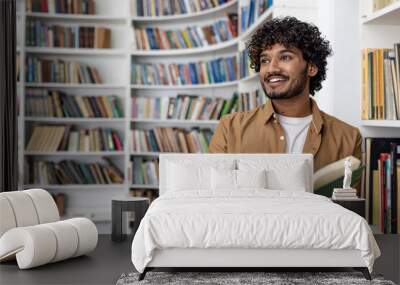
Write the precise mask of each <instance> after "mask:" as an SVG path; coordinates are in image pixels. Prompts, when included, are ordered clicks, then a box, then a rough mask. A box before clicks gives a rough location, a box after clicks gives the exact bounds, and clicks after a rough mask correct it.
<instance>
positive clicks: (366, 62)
mask: <svg viewBox="0 0 400 285" xmlns="http://www.w3.org/2000/svg"><path fill="white" fill-rule="evenodd" d="M399 86H400V43H397V44H395V45H394V48H393V49H382V48H377V49H370V48H367V49H363V50H362V103H361V104H362V105H361V119H363V120H400V88H399Z"/></svg>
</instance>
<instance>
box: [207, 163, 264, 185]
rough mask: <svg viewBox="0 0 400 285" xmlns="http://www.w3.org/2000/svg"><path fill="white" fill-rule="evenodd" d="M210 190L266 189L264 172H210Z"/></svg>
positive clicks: (217, 170)
mask: <svg viewBox="0 0 400 285" xmlns="http://www.w3.org/2000/svg"><path fill="white" fill-rule="evenodd" d="M211 184H212V185H211V188H212V190H214V191H215V190H228V191H233V190H240V189H241V188H266V186H267V180H266V171H265V170H264V169H263V170H258V171H257V170H230V169H216V168H212V170H211Z"/></svg>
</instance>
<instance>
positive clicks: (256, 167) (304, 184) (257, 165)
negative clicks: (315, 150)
mask: <svg viewBox="0 0 400 285" xmlns="http://www.w3.org/2000/svg"><path fill="white" fill-rule="evenodd" d="M238 168H239V170H247V171H260V170H261V169H265V170H266V182H267V187H266V188H267V189H271V190H292V191H310V190H311V187H312V185H311V181H310V180H311V171H312V170H310V169H309V167H308V164H307V162H306V161H304V160H291V159H286V160H265V159H239V160H238ZM308 188H310V189H308Z"/></svg>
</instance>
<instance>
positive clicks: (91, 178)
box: [25, 157, 124, 185]
mask: <svg viewBox="0 0 400 285" xmlns="http://www.w3.org/2000/svg"><path fill="white" fill-rule="evenodd" d="M103 159H104V160H105V161H106V164H105V163H100V162H95V163H82V162H78V161H74V160H62V161H60V162H54V161H46V160H28V161H27V165H26V168H27V169H26V170H27V171H28V172H26V173H27V174H28V175H27V176H26V177H27V181H25V183H27V184H44V185H52V184H56V185H59V184H114V183H124V175H123V173H122V172H121V171H120V170H119V169H118V167H117V166H116V165H115V163H114V162H113V161H112V160H111V159H110V158H108V157H103Z"/></svg>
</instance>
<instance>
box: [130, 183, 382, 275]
mask: <svg viewBox="0 0 400 285" xmlns="http://www.w3.org/2000/svg"><path fill="white" fill-rule="evenodd" d="M209 194H210V195H208V194H207V193H204V192H203V193H201V195H199V193H198V192H197V191H182V192H171V193H166V194H164V195H163V196H161V197H159V198H158V199H156V200H155V201H154V202H153V203H152V204H151V206H150V208H149V210H148V211H147V213H146V215H145V217H144V218H143V220H142V221H141V223H140V226H139V229H138V231H137V232H136V235H135V237H134V239H133V243H132V262H133V264H134V266H135V267H136V269H137V270H138V271H139V272H143V270H144V268H145V267H146V265H147V264H148V263H149V262H150V261H151V260H152V257H153V252H154V250H155V249H165V248H275V249H279V248H302V249H312V248H314V249H358V250H360V251H361V256H362V258H363V259H364V260H365V264H366V266H367V267H368V269H369V270H370V271H371V272H372V267H373V263H374V260H375V259H376V258H377V257H379V255H380V251H379V248H378V246H377V244H376V241H375V239H374V237H373V234H372V232H371V229H370V227H369V225H368V223H367V222H366V221H365V220H364V219H363V218H362V217H360V216H359V215H357V214H355V213H353V212H351V211H349V210H347V209H344V208H342V207H341V206H339V205H337V204H335V203H333V202H332V201H330V200H329V199H328V198H326V197H323V196H320V195H315V194H311V193H307V192H299V191H272V190H265V189H264V190H257V189H249V190H240V191H234V192H226V193H224V192H221V193H218V197H217V196H215V193H212V195H211V193H209Z"/></svg>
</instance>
